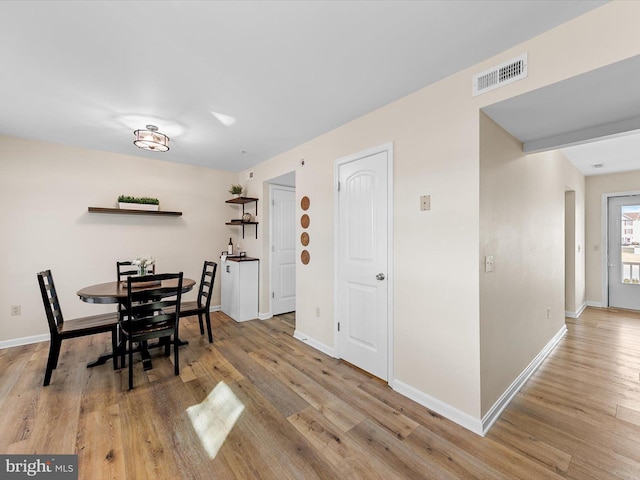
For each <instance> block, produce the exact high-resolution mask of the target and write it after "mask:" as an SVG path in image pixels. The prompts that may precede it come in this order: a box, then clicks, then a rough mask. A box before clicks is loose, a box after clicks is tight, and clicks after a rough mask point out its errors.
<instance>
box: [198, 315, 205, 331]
mask: <svg viewBox="0 0 640 480" xmlns="http://www.w3.org/2000/svg"><path fill="white" fill-rule="evenodd" d="M198 322H199V323H200V335H204V325H203V324H202V312H198Z"/></svg>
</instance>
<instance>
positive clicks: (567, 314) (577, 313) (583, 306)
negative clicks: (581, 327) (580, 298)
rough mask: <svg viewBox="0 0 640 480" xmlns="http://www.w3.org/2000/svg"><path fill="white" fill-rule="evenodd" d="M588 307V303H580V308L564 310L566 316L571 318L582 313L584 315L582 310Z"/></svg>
mask: <svg viewBox="0 0 640 480" xmlns="http://www.w3.org/2000/svg"><path fill="white" fill-rule="evenodd" d="M585 308H587V304H586V303H583V304H582V305H580V307H579V308H578V310H577V311H575V312H566V311H565V312H564V316H565V317H569V318H578V317H579V316H580V315H582V312H584V309H585Z"/></svg>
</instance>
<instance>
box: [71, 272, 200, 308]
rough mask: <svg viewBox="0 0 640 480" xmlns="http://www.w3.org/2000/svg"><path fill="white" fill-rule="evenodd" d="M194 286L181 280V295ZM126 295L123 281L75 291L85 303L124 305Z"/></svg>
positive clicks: (167, 283)
mask: <svg viewBox="0 0 640 480" xmlns="http://www.w3.org/2000/svg"><path fill="white" fill-rule="evenodd" d="M195 284H196V282H195V280H192V279H191V278H183V279H182V293H186V292H189V291H190V290H192V289H193V286H194V285H195ZM177 285H178V281H177V280H175V279H174V280H163V281H162V287H176V286H177ZM155 287H157V285H154V286H153V287H149V288H155ZM140 290H143V288H137V289H136V291H140ZM128 293H129V290H128V289H127V282H125V281H120V282H107V283H98V284H97V285H90V286H88V287H84V288H81V289H80V290H78V291H77V295H78V297H80V300H82V301H83V302H87V303H124V301H125V300H126V298H127V295H128Z"/></svg>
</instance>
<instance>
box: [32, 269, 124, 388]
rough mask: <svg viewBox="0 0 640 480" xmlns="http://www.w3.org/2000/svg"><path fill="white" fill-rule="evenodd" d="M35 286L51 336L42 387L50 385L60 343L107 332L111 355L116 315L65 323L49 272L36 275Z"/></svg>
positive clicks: (114, 364) (115, 334)
mask: <svg viewBox="0 0 640 480" xmlns="http://www.w3.org/2000/svg"><path fill="white" fill-rule="evenodd" d="M38 284H39V285H40V293H41V294H42V303H43V304H44V311H45V313H46V314H47V322H48V323H49V332H50V333H51V339H50V344H49V358H48V359H47V369H46V371H45V374H44V386H45V387H46V386H47V385H49V383H50V382H51V374H52V373H53V370H54V369H55V368H56V367H57V366H58V357H59V356H60V346H61V345H62V340H65V339H67V338H77V337H83V336H86V335H94V334H96V333H107V332H108V333H111V347H112V348H113V352H115V351H116V342H117V340H116V339H117V333H116V331H117V328H118V315H117V313H105V314H101V315H93V316H90V317H82V318H76V319H73V320H67V321H65V320H64V317H63V315H62V309H61V308H60V301H59V300H58V293H57V292H56V287H55V284H54V282H53V275H52V274H51V270H44V271H42V272H40V273H38ZM113 368H114V370H115V369H116V368H118V359H117V356H116V355H115V354H114V355H113Z"/></svg>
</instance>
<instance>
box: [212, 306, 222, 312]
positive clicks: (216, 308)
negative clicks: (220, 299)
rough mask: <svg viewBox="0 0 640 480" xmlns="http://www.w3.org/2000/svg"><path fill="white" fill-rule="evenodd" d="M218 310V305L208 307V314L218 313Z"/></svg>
mask: <svg viewBox="0 0 640 480" xmlns="http://www.w3.org/2000/svg"><path fill="white" fill-rule="evenodd" d="M220 309H221V307H220V305H213V306H209V311H210V312H219V311H220Z"/></svg>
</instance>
